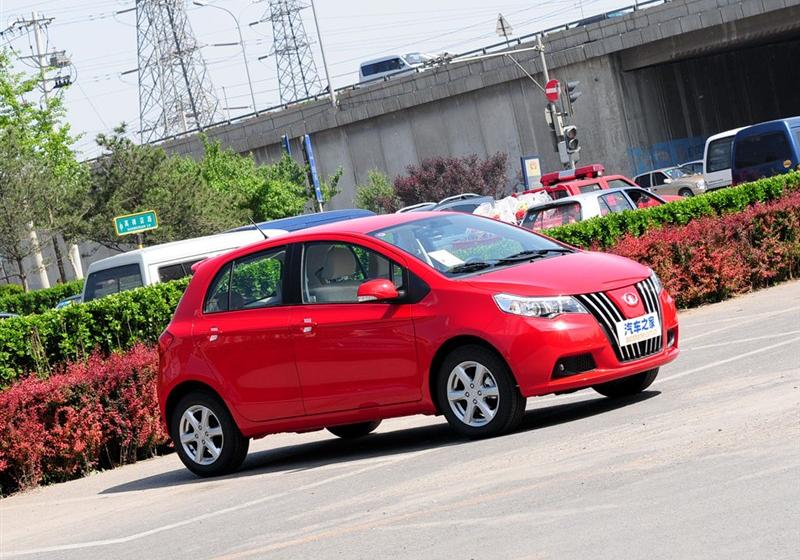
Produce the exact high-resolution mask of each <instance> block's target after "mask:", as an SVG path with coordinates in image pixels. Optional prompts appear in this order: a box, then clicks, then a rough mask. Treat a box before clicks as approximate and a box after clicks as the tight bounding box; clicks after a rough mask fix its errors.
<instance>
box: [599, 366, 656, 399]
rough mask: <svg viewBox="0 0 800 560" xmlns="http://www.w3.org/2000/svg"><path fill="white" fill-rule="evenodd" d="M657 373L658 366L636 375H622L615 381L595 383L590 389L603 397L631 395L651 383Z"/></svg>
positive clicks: (639, 391)
mask: <svg viewBox="0 0 800 560" xmlns="http://www.w3.org/2000/svg"><path fill="white" fill-rule="evenodd" d="M657 375H658V368H656V369H651V370H648V371H643V372H642V373H637V374H636V375H631V376H630V377H624V378H622V379H617V380H616V381H609V382H608V383H602V384H600V385H595V386H594V387H592V389H594V390H595V391H597V392H598V393H600V394H601V395H603V396H605V397H611V398H619V397H630V396H632V395H637V394H639V393H641V392H642V391H644V390H645V389H647V388H648V387H649V386H650V385H652V384H653V381H655V380H656V376H657Z"/></svg>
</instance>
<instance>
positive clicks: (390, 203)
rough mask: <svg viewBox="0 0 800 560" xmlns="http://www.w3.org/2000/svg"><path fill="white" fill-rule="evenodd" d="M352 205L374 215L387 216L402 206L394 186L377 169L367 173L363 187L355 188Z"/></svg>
mask: <svg viewBox="0 0 800 560" xmlns="http://www.w3.org/2000/svg"><path fill="white" fill-rule="evenodd" d="M353 203H354V204H355V206H356V207H357V208H364V209H366V210H372V211H373V212H375V213H376V214H389V213H391V212H394V211H395V210H397V209H398V208H400V206H402V204H401V202H400V199H398V198H397V195H396V194H395V192H394V185H392V183H391V181H389V178H388V177H387V176H386V175H384V174H383V173H381V172H380V171H378V170H377V169H372V170H371V171H369V173H367V183H366V184H365V185H358V186H356V197H355V199H354V200H353Z"/></svg>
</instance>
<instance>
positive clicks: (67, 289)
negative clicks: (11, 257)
mask: <svg viewBox="0 0 800 560" xmlns="http://www.w3.org/2000/svg"><path fill="white" fill-rule="evenodd" d="M10 286H14V287H15V288H16V289H14V288H11V287H10ZM21 290H22V288H20V287H19V286H16V285H15V284H9V285H8V287H6V286H3V289H2V290H0V312H3V313H16V314H17V315H30V314H31V313H44V312H45V311H48V310H50V309H53V308H54V307H55V306H56V304H57V303H58V302H59V301H61V300H62V299H64V298H68V297H70V296H75V295H78V294H79V293H81V292H82V291H83V280H73V281H72V282H65V283H64V284H57V285H55V286H53V287H52V288H46V289H44V290H35V291H33V292H27V293H26V292H22V293H20V291H21Z"/></svg>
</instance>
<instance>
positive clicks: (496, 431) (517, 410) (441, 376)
mask: <svg viewBox="0 0 800 560" xmlns="http://www.w3.org/2000/svg"><path fill="white" fill-rule="evenodd" d="M472 362H474V363H476V364H480V365H481V366H483V367H485V368H486V369H487V370H488V371H489V373H490V374H491V377H492V378H493V379H494V381H496V385H495V384H493V385H492V386H491V387H482V388H483V389H484V390H485V389H487V388H496V391H495V392H496V393H497V399H496V400H491V401H489V399H493V397H483V403H484V404H488V405H489V406H490V407H491V406H494V407H495V408H494V416H493V417H492V418H491V419H490V420H488V421H485V419H486V417H485V416H484V415H483V413H482V412H480V413H478V414H480V415H481V416H482V419H480V421H485V423H483V424H482V425H470V424H469V423H467V422H466V421H465V420H464V419H462V418H461V416H466V414H465V413H466V410H464V411H460V412H459V413H458V414H457V413H456V411H455V410H454V407H455V408H457V409H458V408H459V407H460V406H461V403H465V404H464V405H463V408H466V406H467V405H468V404H469V402H467V400H466V399H465V400H464V401H459V402H458V403H456V404H451V402H450V400H449V399H448V383H449V382H450V375H451V373H453V371H454V370H455V368H456V366H459V365H461V364H464V363H472ZM468 369H469V368H468ZM472 371H473V372H474V371H476V370H475V369H474V368H473V370H472ZM469 373H470V372H469V371H467V375H468V376H469ZM474 376H475V373H473V379H474ZM461 386H463V387H464V395H467V394H468V391H469V390H470V389H469V388H467V387H466V385H464V384H462V385H461ZM479 388H481V387H479ZM479 388H475V387H474V386H473V387H472V389H474V390H475V391H476V392H477V391H478V389H479ZM478 394H480V392H478ZM436 396H437V400H438V403H439V410H440V411H441V413H442V414H444V417H445V418H446V419H447V422H448V423H449V424H450V427H451V428H452V429H453V430H455V431H456V432H458V433H459V434H461V435H464V436H467V437H469V438H473V439H478V438H486V437H492V436H497V435H500V434H503V433H506V432H509V431H511V430H513V429H515V428H517V427H518V426H519V424H520V422H522V418H523V416H524V415H525V402H526V399H525V397H523V396H522V394H521V393H520V392H519V388H518V387H517V381H516V379H514V375H513V374H512V373H511V370H510V369H509V367H508V365H507V364H506V363H505V361H504V360H503V359H502V358H500V357H499V356H498V355H497V354H496V353H494V352H492V351H491V350H489V349H487V348H484V347H483V346H477V345H467V346H462V347H460V348H457V349H455V350H453V351H452V352H451V353H450V354H448V355H447V357H446V358H445V359H444V362H443V363H442V366H441V367H440V368H439V371H438V372H437V377H436ZM472 396H474V395H470V398H471V397H472ZM487 401H488V402H487ZM472 402H473V403H476V402H477V400H473V401H472ZM474 410H478V409H477V408H476V409H474Z"/></svg>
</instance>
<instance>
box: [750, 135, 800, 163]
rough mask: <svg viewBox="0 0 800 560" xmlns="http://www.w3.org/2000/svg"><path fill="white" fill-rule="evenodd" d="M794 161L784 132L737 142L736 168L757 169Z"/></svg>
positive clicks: (751, 137)
mask: <svg viewBox="0 0 800 560" xmlns="http://www.w3.org/2000/svg"><path fill="white" fill-rule="evenodd" d="M787 159H788V160H791V159H792V152H791V150H790V149H789V141H788V138H786V134H784V133H783V132H769V133H767V134H758V135H754V136H745V137H744V138H741V139H739V140H738V141H737V142H736V167H738V168H739V169H742V168H746V167H756V166H758V165H764V164H766V163H773V162H776V161H786V160H787Z"/></svg>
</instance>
